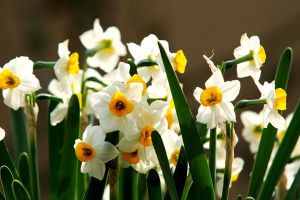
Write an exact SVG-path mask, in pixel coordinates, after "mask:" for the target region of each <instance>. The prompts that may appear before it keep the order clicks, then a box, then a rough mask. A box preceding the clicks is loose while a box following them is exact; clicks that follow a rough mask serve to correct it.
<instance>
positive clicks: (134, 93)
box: [126, 82, 143, 102]
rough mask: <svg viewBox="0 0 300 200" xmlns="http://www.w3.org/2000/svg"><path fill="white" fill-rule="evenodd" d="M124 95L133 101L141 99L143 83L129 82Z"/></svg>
mask: <svg viewBox="0 0 300 200" xmlns="http://www.w3.org/2000/svg"><path fill="white" fill-rule="evenodd" d="M127 87H128V90H127V91H126V96H127V97H128V98H129V99H130V100H133V101H136V102H139V101H141V99H142V92H143V85H142V84H141V83H134V82H133V83H130V84H129V85H128V86H127Z"/></svg>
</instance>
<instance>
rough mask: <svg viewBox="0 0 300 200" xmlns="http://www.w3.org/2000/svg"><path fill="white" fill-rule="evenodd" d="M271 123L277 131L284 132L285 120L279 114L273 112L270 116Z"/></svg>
mask: <svg viewBox="0 0 300 200" xmlns="http://www.w3.org/2000/svg"><path fill="white" fill-rule="evenodd" d="M269 117H270V123H271V124H272V125H273V126H274V127H275V128H277V129H279V130H282V129H284V128H285V119H284V118H283V117H282V116H281V115H280V114H279V113H278V112H277V111H273V112H272V114H270V116H269Z"/></svg>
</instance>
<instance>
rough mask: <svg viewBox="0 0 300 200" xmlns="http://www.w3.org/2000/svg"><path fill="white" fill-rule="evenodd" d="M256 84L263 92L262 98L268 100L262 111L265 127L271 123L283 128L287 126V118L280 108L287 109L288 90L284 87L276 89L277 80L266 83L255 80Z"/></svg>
mask: <svg viewBox="0 0 300 200" xmlns="http://www.w3.org/2000/svg"><path fill="white" fill-rule="evenodd" d="M255 84H256V85H257V87H258V89H259V91H260V93H261V97H260V99H265V100H266V102H267V104H265V105H264V108H263V111H262V112H263V125H264V128H266V127H267V126H268V124H269V123H271V124H272V125H273V126H274V127H275V128H277V129H280V130H282V129H283V128H284V127H285V120H284V118H283V117H282V116H281V115H280V114H279V113H278V110H286V96H287V94H286V92H285V91H284V90H283V89H282V88H277V89H275V81H272V82H271V83H268V82H265V83H264V85H261V84H260V83H259V82H258V81H255Z"/></svg>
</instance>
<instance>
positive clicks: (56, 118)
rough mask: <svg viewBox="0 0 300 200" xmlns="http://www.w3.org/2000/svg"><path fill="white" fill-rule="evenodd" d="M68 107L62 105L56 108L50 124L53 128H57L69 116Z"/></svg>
mask: <svg viewBox="0 0 300 200" xmlns="http://www.w3.org/2000/svg"><path fill="white" fill-rule="evenodd" d="M67 111H68V105H66V104H64V103H60V104H58V105H57V106H56V108H55V109H54V110H53V111H52V112H51V113H50V122H51V125H52V126H56V125H57V124H58V123H59V122H61V121H62V120H63V119H64V118H65V117H66V115H67Z"/></svg>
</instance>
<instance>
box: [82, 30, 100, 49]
mask: <svg viewBox="0 0 300 200" xmlns="http://www.w3.org/2000/svg"><path fill="white" fill-rule="evenodd" d="M101 37H102V36H99V35H97V34H96V33H95V31H94V30H89V31H86V32H84V33H83V34H81V35H80V36H79V39H80V41H81V43H82V45H83V46H84V47H85V48H87V49H94V48H96V47H97V46H98V45H99V42H100V40H101Z"/></svg>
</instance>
